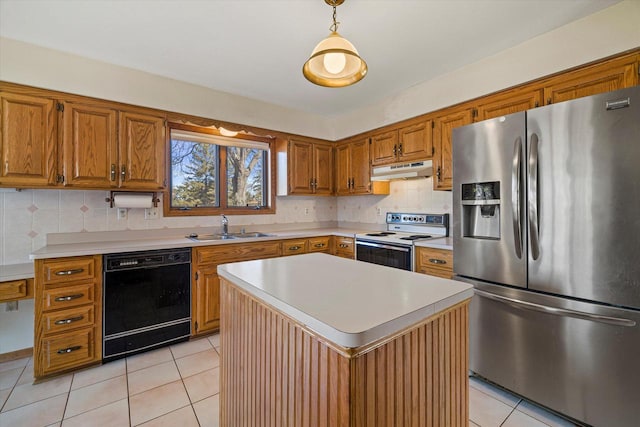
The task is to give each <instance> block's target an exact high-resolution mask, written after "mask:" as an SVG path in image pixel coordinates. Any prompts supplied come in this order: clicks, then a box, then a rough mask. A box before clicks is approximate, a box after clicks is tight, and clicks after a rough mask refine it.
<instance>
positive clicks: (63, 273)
mask: <svg viewBox="0 0 640 427" xmlns="http://www.w3.org/2000/svg"><path fill="white" fill-rule="evenodd" d="M83 271H84V268H74V269H72V270H62V271H56V276H71V275H72V274H78V273H82V272H83Z"/></svg>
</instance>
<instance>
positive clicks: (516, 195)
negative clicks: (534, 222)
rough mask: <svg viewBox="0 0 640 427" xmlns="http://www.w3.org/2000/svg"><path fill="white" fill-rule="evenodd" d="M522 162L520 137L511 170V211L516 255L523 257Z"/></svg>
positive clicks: (517, 140) (514, 148) (514, 151)
mask: <svg viewBox="0 0 640 427" xmlns="http://www.w3.org/2000/svg"><path fill="white" fill-rule="evenodd" d="M521 162H522V139H521V138H520V137H518V138H517V139H516V141H515V143H514V147H513V165H512V170H511V211H512V216H513V239H514V240H515V249H516V256H517V257H518V259H521V258H522V229H521V223H520V176H521V172H520V163H521Z"/></svg>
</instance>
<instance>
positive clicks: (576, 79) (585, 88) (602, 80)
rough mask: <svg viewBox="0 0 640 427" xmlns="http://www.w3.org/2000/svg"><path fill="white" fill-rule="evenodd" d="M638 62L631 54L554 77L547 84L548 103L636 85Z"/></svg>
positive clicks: (545, 86)
mask: <svg viewBox="0 0 640 427" xmlns="http://www.w3.org/2000/svg"><path fill="white" fill-rule="evenodd" d="M638 62H639V59H638V55H630V56H626V57H622V58H616V59H611V60H609V61H605V62H602V63H599V64H596V65H593V66H590V67H585V68H581V69H579V70H575V71H571V72H568V73H563V74H561V75H558V76H556V77H552V78H551V79H549V80H548V81H546V82H545V83H544V99H545V103H546V104H555V103H557V102H562V101H568V100H571V99H575V98H581V97H583V96H590V95H595V94H598V93H604V92H610V91H612V90H618V89H624V88H627V87H632V86H635V85H637V84H638Z"/></svg>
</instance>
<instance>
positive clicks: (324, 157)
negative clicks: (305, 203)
mask: <svg viewBox="0 0 640 427" xmlns="http://www.w3.org/2000/svg"><path fill="white" fill-rule="evenodd" d="M313 179H314V182H313V193H314V194H323V195H331V194H333V146H331V145H329V144H313Z"/></svg>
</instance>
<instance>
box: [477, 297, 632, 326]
mask: <svg viewBox="0 0 640 427" xmlns="http://www.w3.org/2000/svg"><path fill="white" fill-rule="evenodd" d="M474 291H475V293H476V294H477V295H479V296H481V297H485V298H488V299H491V300H494V301H498V302H502V303H505V304H509V305H513V306H516V307H519V308H524V309H527V310H533V311H539V312H542V313H547V314H554V315H556V316H567V317H573V318H576V319H583V320H591V321H593V322H599V323H606V324H608V325H614V326H628V327H631V326H635V325H636V322H635V321H634V320H630V319H624V318H620V317H611V316H602V315H600V314H593V313H586V312H584V311H578V310H571V309H568V308H558V307H549V306H547V305H542V304H536V303H533V302H528V301H522V300H519V299H515V298H509V297H505V296H502V295H496V294H492V293H489V292H486V291H482V290H480V289H477V288H476V289H474Z"/></svg>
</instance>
